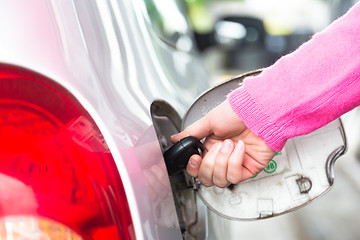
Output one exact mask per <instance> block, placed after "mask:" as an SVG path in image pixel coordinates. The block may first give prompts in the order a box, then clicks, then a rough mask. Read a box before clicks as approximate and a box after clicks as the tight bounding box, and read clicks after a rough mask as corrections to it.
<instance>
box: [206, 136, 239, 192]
mask: <svg viewBox="0 0 360 240" xmlns="http://www.w3.org/2000/svg"><path fill="white" fill-rule="evenodd" d="M234 147H235V144H234V142H233V141H231V140H229V139H227V140H225V141H224V142H223V144H222V146H221V150H220V151H219V153H218V155H217V157H216V161H215V166H214V174H213V178H212V180H213V183H214V184H215V185H216V186H218V187H227V186H229V184H230V182H229V181H228V180H227V172H228V160H229V158H230V157H231V156H232V154H233V150H234Z"/></svg>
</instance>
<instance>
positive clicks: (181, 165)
mask: <svg viewBox="0 0 360 240" xmlns="http://www.w3.org/2000/svg"><path fill="white" fill-rule="evenodd" d="M203 151H204V147H203V145H202V143H201V142H200V141H199V140H198V139H197V138H195V137H193V136H188V137H185V138H183V139H181V140H180V141H178V142H176V143H175V144H174V145H172V146H171V147H170V148H169V149H168V150H166V151H165V152H164V159H165V163H166V167H167V170H168V174H169V176H173V175H175V174H176V173H179V172H181V171H182V170H184V169H185V168H186V165H187V163H188V161H189V158H190V157H191V155H194V154H198V155H200V156H201V155H202V152H203Z"/></svg>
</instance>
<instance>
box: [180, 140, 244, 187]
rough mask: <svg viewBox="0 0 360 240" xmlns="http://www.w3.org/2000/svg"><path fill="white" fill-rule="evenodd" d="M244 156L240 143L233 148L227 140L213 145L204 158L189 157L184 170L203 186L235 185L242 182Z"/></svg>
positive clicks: (233, 144)
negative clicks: (196, 178) (197, 179)
mask: <svg viewBox="0 0 360 240" xmlns="http://www.w3.org/2000/svg"><path fill="white" fill-rule="evenodd" d="M244 155H245V146H244V143H243V142H242V141H239V142H238V144H237V145H236V146H235V143H234V142H233V141H232V140H230V139H227V140H225V141H223V142H218V143H216V144H214V145H213V147H212V148H211V149H210V150H209V152H208V153H207V154H206V155H205V157H204V158H201V157H200V156H199V155H193V156H191V158H190V160H189V163H188V165H187V167H186V170H187V172H188V174H189V175H190V176H192V177H198V178H199V181H200V182H201V183H202V184H203V185H204V186H207V187H209V186H212V185H214V184H215V185H216V186H218V187H227V186H228V185H229V184H230V183H233V184H237V183H239V182H240V181H242V180H243V177H244V176H243V175H242V171H243V168H242V163H243V159H244ZM245 175H246V174H245Z"/></svg>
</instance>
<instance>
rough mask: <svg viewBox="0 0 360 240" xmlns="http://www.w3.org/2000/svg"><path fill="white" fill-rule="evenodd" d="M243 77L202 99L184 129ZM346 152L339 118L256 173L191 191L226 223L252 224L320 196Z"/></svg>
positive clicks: (295, 141)
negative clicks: (233, 182) (226, 184)
mask: <svg viewBox="0 0 360 240" xmlns="http://www.w3.org/2000/svg"><path fill="white" fill-rule="evenodd" d="M260 72H261V70H258V71H253V72H250V73H246V74H243V75H241V76H238V77H235V78H233V79H230V80H229V81H226V82H225V83H222V84H220V85H218V86H216V87H214V88H212V89H210V90H209V91H207V92H205V93H204V94H203V95H201V96H200V97H199V98H198V99H197V100H196V101H195V102H194V103H193V105H192V106H191V107H190V109H189V110H188V112H187V113H186V115H185V117H184V119H183V125H182V129H185V128H186V127H187V126H189V125H190V124H192V123H194V122H195V121H197V120H198V119H200V118H201V117H203V116H204V115H205V114H207V113H208V112H209V111H210V110H212V109H213V108H214V107H216V106H217V105H219V104H220V103H222V102H223V101H224V100H225V99H226V95H227V94H228V93H230V92H231V91H232V90H234V89H236V88H238V87H239V86H240V85H241V84H242V81H243V80H244V78H246V77H248V76H255V75H257V74H259V73H260ZM345 150H346V138H345V133H344V129H343V126H342V123H341V120H340V119H337V120H335V121H333V122H331V123H329V124H328V125H326V126H324V127H322V128H320V129H318V130H316V131H314V132H312V133H310V134H307V135H304V136H299V137H295V138H292V139H289V140H288V141H287V143H286V145H285V147H284V148H283V149H282V150H281V151H280V152H278V153H277V155H276V156H275V157H274V158H273V159H272V160H271V161H270V163H269V165H268V166H267V167H266V168H265V169H264V170H263V171H262V172H260V173H259V174H258V175H256V176H254V177H253V178H251V179H248V180H246V181H244V182H241V183H239V184H236V185H231V186H230V187H227V188H219V187H216V186H212V187H206V186H204V185H202V184H199V182H198V181H196V179H194V185H195V186H194V188H195V189H196V191H197V193H198V195H199V197H200V198H201V199H202V200H203V202H204V203H205V204H206V205H207V206H208V207H209V208H210V209H211V210H212V211H214V212H215V213H217V214H218V215H221V216H223V217H225V218H229V219H237V220H254V219H263V218H269V217H273V216H277V215H280V214H284V213H287V212H290V211H293V210H295V209H297V208H300V207H302V206H304V205H306V204H308V203H310V202H312V201H313V200H314V199H316V198H318V197H320V196H322V195H324V194H325V193H326V192H327V191H329V190H330V189H331V187H332V186H333V183H334V163H335V160H336V159H337V158H339V157H340V156H341V155H342V154H344V152H345Z"/></svg>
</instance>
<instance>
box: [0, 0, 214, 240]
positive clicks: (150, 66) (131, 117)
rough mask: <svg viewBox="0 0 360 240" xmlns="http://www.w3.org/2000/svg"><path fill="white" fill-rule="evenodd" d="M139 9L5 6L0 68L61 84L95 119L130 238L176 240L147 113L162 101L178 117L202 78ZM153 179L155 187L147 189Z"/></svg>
mask: <svg viewBox="0 0 360 240" xmlns="http://www.w3.org/2000/svg"><path fill="white" fill-rule="evenodd" d="M142 4H143V3H142V2H141V1H137V0H136V1H126V0H124V1H110V0H109V1H72V0H64V1H55V0H53V1H45V0H39V1H35V2H33V1H31V2H29V1H22V0H15V1H4V2H2V3H0V5H1V6H0V16H1V17H0V31H1V33H2V37H1V39H0V53H1V54H0V62H1V63H6V64H12V65H16V66H19V67H22V68H27V69H30V70H33V71H36V72H38V73H41V74H43V75H45V76H47V77H49V78H51V79H53V80H54V81H56V82H58V83H60V84H61V85H62V86H64V87H65V88H66V89H67V90H68V91H69V92H71V93H72V94H73V95H74V96H75V97H76V98H77V99H78V100H79V101H80V103H81V104H82V105H83V106H84V108H85V109H86V110H87V111H88V112H89V113H90V115H91V116H92V117H93V118H94V120H95V122H96V123H97V125H98V127H99V129H100V130H101V132H102V134H103V135H104V138H105V140H106V141H107V144H108V146H109V148H110V151H111V152H112V155H113V157H114V159H115V161H116V164H117V167H118V170H119V172H120V175H121V178H122V181H123V184H124V188H125V191H126V194H127V198H128V201H129V206H130V209H131V214H132V218H133V223H134V228H135V233H136V237H137V238H138V239H181V232H180V229H179V223H178V220H177V215H176V211H175V205H174V200H173V195H172V192H171V188H170V183H169V179H168V176H167V172H166V167H165V164H164V161H163V158H162V152H161V149H160V147H159V144H158V139H157V136H156V133H155V130H154V128H153V126H152V121H151V117H150V114H149V109H150V104H151V103H152V102H153V101H154V100H155V99H159V98H161V99H164V100H166V101H168V102H169V103H170V104H171V105H172V106H174V107H175V108H176V110H177V111H178V112H179V113H180V114H183V113H185V111H186V109H187V108H188V107H189V106H190V104H191V103H192V102H193V101H194V100H195V97H196V96H197V95H199V94H200V93H201V92H202V91H204V90H205V89H206V88H207V87H208V85H207V79H206V77H207V75H206V71H205V70H204V68H203V67H204V66H203V65H202V63H201V61H200V60H199V58H198V57H197V56H196V53H193V52H181V51H177V50H176V49H173V48H171V47H170V46H168V45H166V44H165V43H164V42H162V41H161V40H160V39H158V38H157V36H156V34H154V33H153V32H151V26H149V24H147V23H146V19H145V18H144V16H143V14H144V12H143V10H144V9H143V8H144V6H143V5H142ZM194 54H195V55H194ZM159 56H161V57H160V58H159ZM166 65H169V66H171V68H170V69H168V70H167V71H166V69H165V68H167V67H166ZM154 174H155V175H158V176H159V175H160V176H162V177H161V179H162V180H163V181H161V182H154V178H153V176H154ZM155 180H158V178H157V179H155ZM154 186H155V188H154ZM159 193H160V194H159Z"/></svg>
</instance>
